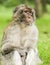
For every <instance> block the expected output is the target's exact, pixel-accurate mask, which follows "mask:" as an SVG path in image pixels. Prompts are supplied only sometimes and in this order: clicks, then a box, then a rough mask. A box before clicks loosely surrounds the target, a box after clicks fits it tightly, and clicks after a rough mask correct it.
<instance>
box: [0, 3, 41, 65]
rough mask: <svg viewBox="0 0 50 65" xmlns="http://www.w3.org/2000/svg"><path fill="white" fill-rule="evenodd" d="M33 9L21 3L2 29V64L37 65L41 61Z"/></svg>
mask: <svg viewBox="0 0 50 65" xmlns="http://www.w3.org/2000/svg"><path fill="white" fill-rule="evenodd" d="M35 20H36V16H35V11H34V9H32V8H30V7H29V6H27V5H25V4H21V5H19V6H17V7H16V8H15V10H14V11H13V18H12V22H11V23H10V24H9V25H8V26H7V28H6V29H5V31H4V34H3V38H2V45H1V64H2V65H37V64H38V63H40V62H41V60H40V58H39V55H38V49H37V41H38V29H37V27H36V25H35Z"/></svg>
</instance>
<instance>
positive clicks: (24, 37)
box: [9, 28, 32, 47]
mask: <svg viewBox="0 0 50 65" xmlns="http://www.w3.org/2000/svg"><path fill="white" fill-rule="evenodd" d="M31 36H32V31H31V29H30V28H25V29H20V28H18V29H17V30H16V29H14V30H12V31H11V33H10V38H9V39H10V41H12V42H13V43H14V44H15V45H16V46H20V47H21V46H23V47H27V46H30V43H31V42H30V40H31V39H30V38H31Z"/></svg>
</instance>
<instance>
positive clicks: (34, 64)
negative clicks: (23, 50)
mask: <svg viewBox="0 0 50 65" xmlns="http://www.w3.org/2000/svg"><path fill="white" fill-rule="evenodd" d="M38 61H39V62H40V59H39V57H38V56H37V53H36V52H35V50H33V49H30V51H29V52H28V55H27V58H26V65H38Z"/></svg>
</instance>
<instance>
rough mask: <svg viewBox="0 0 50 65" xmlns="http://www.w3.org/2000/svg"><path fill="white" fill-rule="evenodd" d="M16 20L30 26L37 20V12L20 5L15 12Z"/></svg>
mask: <svg viewBox="0 0 50 65" xmlns="http://www.w3.org/2000/svg"><path fill="white" fill-rule="evenodd" d="M14 18H17V19H19V20H20V22H26V23H27V24H30V23H32V22H34V20H35V11H34V10H33V9H31V8H30V7H28V6H26V5H20V6H18V7H17V8H16V9H15V10H14Z"/></svg>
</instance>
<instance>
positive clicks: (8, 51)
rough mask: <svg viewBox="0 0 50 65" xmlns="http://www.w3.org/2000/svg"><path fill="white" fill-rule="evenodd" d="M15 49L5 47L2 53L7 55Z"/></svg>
mask: <svg viewBox="0 0 50 65" xmlns="http://www.w3.org/2000/svg"><path fill="white" fill-rule="evenodd" d="M12 51H13V49H5V50H3V51H1V53H2V55H7V54H10V53H11V52H12Z"/></svg>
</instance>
